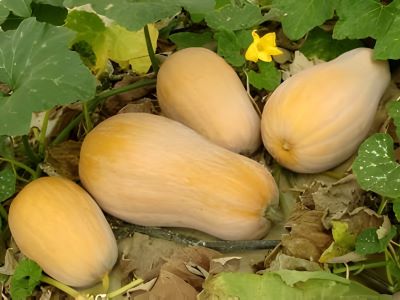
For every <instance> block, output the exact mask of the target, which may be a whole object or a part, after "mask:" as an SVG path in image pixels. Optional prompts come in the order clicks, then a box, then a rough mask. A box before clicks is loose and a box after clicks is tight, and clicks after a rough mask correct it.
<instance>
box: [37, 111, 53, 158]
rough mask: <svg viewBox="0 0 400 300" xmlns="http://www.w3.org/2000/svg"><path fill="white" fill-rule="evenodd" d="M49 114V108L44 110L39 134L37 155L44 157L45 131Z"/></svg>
mask: <svg viewBox="0 0 400 300" xmlns="http://www.w3.org/2000/svg"><path fill="white" fill-rule="evenodd" d="M49 116H50V110H48V111H46V113H45V114H44V118H43V124H42V129H41V130H40V135H39V141H38V142H39V150H38V152H39V157H40V158H43V157H44V152H45V148H46V132H47V126H48V125H49Z"/></svg>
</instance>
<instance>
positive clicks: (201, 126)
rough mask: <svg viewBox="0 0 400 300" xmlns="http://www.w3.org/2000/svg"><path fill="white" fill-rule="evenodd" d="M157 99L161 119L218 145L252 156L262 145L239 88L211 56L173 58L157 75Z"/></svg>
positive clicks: (194, 51)
mask: <svg viewBox="0 0 400 300" xmlns="http://www.w3.org/2000/svg"><path fill="white" fill-rule="evenodd" d="M157 98H158V102H159V103H160V106H161V109H162V112H163V113H164V115H166V116H167V117H169V118H171V119H174V120H176V121H179V122H181V123H183V124H185V125H186V126H188V127H190V128H192V129H194V130H195V131H197V132H199V133H200V134H202V135H203V136H205V137H207V138H208V139H209V140H210V141H212V142H214V143H216V144H217V145H220V146H222V147H224V148H227V149H229V150H231V151H234V152H237V153H243V154H250V153H252V152H254V151H255V150H256V149H257V148H258V147H259V146H260V144H261V137H260V117H259V116H258V114H257V112H256V110H255V109H254V107H253V105H252V103H251V101H250V99H249V96H248V95H247V93H246V90H245V89H244V87H243V84H242V82H241V81H240V79H239V77H238V76H237V74H236V72H235V71H234V70H233V69H232V67H231V66H230V65H228V64H227V63H226V62H225V60H224V59H222V58H221V57H220V56H218V55H217V54H215V53H214V52H212V51H211V50H208V49H206V48H186V49H183V50H180V51H177V52H175V53H174V54H172V55H171V56H170V57H169V58H168V59H167V60H166V61H165V62H164V63H163V64H162V65H161V68H160V71H159V72H158V76H157Z"/></svg>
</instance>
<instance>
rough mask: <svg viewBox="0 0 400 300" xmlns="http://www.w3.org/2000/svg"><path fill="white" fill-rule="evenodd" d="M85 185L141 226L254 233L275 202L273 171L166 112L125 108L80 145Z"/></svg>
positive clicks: (236, 236)
mask: <svg viewBox="0 0 400 300" xmlns="http://www.w3.org/2000/svg"><path fill="white" fill-rule="evenodd" d="M79 175H80V178H81V181H82V183H83V185H84V187H85V188H86V189H87V190H88V191H89V192H90V193H91V194H92V196H93V197H94V198H95V199H96V201H97V202H98V203H99V205H100V206H101V207H102V209H104V210H105V211H106V212H108V213H110V214H111V215H113V216H115V217H117V218H120V219H122V220H125V221H127V222H131V223H135V224H140V225H145V226H173V227H188V228H193V229H197V230H200V231H204V232H207V233H209V234H212V235H214V236H216V237H219V238H222V239H229V240H240V239H256V238H261V237H262V236H264V235H265V234H266V232H267V231H268V229H269V227H270V222H269V220H267V219H266V218H265V217H264V214H265V210H266V208H267V207H268V206H269V205H270V204H271V203H275V202H276V201H277V197H278V191H277V187H276V184H275V181H274V179H273V177H272V176H271V174H270V173H269V172H268V171H267V170H266V169H265V168H264V167H263V166H261V165H260V164H258V163H257V162H255V161H253V160H251V159H249V158H247V157H244V156H241V155H239V154H236V153H233V152H231V151H229V150H226V149H224V148H222V147H219V146H217V145H215V144H213V143H211V142H210V141H208V140H207V139H205V138H204V137H202V136H200V135H199V134H197V133H196V132H195V131H193V130H192V129H190V128H188V127H186V126H184V125H182V124H181V123H178V122H175V121H173V120H170V119H168V118H165V117H161V116H156V115H151V114H145V113H126V114H120V115H115V116H113V117H111V118H109V119H107V120H105V121H104V122H102V123H100V124H99V125H98V126H97V127H95V128H94V129H93V130H92V131H91V132H90V133H89V134H88V135H87V136H86V138H85V140H84V141H83V144H82V148H81V154H80V162H79Z"/></svg>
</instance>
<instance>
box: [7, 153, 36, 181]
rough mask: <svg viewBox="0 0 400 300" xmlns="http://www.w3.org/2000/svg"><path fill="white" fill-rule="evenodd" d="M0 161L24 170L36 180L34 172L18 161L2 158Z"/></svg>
mask: <svg viewBox="0 0 400 300" xmlns="http://www.w3.org/2000/svg"><path fill="white" fill-rule="evenodd" d="M0 161H5V162H8V163H10V164H11V165H13V166H16V167H18V168H21V169H23V170H25V171H26V172H28V173H29V174H31V175H32V177H33V178H36V171H35V170H33V169H31V168H30V167H28V166H27V165H25V164H23V163H21V162H19V161H16V160H13V159H8V158H4V157H0Z"/></svg>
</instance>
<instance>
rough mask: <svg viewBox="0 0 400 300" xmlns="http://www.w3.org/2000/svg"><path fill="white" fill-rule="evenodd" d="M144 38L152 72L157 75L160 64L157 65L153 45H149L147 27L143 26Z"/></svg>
mask: <svg viewBox="0 0 400 300" xmlns="http://www.w3.org/2000/svg"><path fill="white" fill-rule="evenodd" d="M144 37H145V39H146V46H147V53H148V54H149V57H150V61H151V66H152V68H153V72H154V73H156V74H157V72H158V69H159V64H160V63H159V61H158V59H157V57H156V56H155V52H154V49H153V45H152V44H151V39H150V33H149V27H148V26H147V25H145V26H144Z"/></svg>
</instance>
